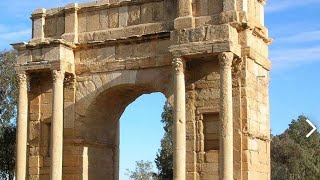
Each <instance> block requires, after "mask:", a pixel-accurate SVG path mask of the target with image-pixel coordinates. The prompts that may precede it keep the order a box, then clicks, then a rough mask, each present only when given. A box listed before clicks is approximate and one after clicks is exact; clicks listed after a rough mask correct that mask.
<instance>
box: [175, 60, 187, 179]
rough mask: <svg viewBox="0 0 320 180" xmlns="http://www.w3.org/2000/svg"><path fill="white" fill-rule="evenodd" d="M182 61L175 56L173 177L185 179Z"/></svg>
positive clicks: (184, 95) (184, 97)
mask: <svg viewBox="0 0 320 180" xmlns="http://www.w3.org/2000/svg"><path fill="white" fill-rule="evenodd" d="M184 66H185V65H184V61H183V59H181V58H175V59H174V61H173V68H174V122H173V124H174V131H173V148H174V151H173V179H174V180H185V179H186V117H185V116H186V107H185V104H186V93H185V80H184Z"/></svg>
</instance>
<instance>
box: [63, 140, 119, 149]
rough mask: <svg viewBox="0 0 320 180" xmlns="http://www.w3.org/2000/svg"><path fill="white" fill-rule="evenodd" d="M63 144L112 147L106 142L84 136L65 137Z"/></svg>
mask: <svg viewBox="0 0 320 180" xmlns="http://www.w3.org/2000/svg"><path fill="white" fill-rule="evenodd" d="M63 143H64V144H65V145H71V144H75V145H78V146H79V145H83V146H93V147H101V148H114V146H113V145H112V144H108V143H106V142H99V141H93V140H89V139H84V138H73V139H65V140H64V142H63Z"/></svg>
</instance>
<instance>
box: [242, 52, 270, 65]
mask: <svg viewBox="0 0 320 180" xmlns="http://www.w3.org/2000/svg"><path fill="white" fill-rule="evenodd" d="M241 51H242V52H241V56H242V57H244V56H247V57H249V58H251V59H253V60H254V61H255V62H256V63H257V64H259V65H261V66H262V67H263V68H265V69H267V70H268V71H270V70H271V61H270V60H269V59H268V58H267V57H265V56H263V55H262V54H260V53H259V52H257V51H255V50H254V49H252V48H250V47H245V48H242V50H241Z"/></svg>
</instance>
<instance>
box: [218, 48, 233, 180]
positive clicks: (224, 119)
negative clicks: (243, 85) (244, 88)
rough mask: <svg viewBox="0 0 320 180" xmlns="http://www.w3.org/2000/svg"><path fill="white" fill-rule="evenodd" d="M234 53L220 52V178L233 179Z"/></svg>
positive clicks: (223, 179) (224, 179)
mask: <svg viewBox="0 0 320 180" xmlns="http://www.w3.org/2000/svg"><path fill="white" fill-rule="evenodd" d="M232 60H233V53H231V52H225V53H221V54H219V64H220V148H219V154H220V159H219V172H220V179H222V180H233V113H232V74H231V65H232Z"/></svg>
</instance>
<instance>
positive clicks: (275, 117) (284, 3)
mask: <svg viewBox="0 0 320 180" xmlns="http://www.w3.org/2000/svg"><path fill="white" fill-rule="evenodd" d="M71 2H76V1H75V0H50V1H49V0H10V1H1V2H0V9H1V11H0V50H1V49H10V46H9V44H10V43H12V42H21V41H28V40H29V39H30V36H31V21H30V19H29V18H30V14H31V12H32V10H33V9H36V8H40V7H44V8H51V7H56V6H63V5H65V4H68V3H71ZM77 2H85V1H83V0H78V1H77ZM267 3H268V4H267V7H266V15H265V18H266V20H265V22H266V26H267V27H268V28H269V33H270V37H272V38H273V39H274V42H273V44H272V45H271V47H270V59H271V61H272V64H273V68H272V72H271V82H270V105H271V129H272V133H274V134H279V133H281V132H283V131H284V130H285V129H286V128H287V127H288V124H289V123H290V122H291V120H292V119H294V118H296V117H297V116H298V115H300V114H305V115H307V116H309V117H310V119H311V120H312V121H313V122H314V123H315V124H316V125H317V126H318V127H320V104H319V102H320V1H319V0H303V1H302V0H268V2H267ZM164 102H165V97H164V96H163V95H162V94H160V93H155V94H151V95H144V96H141V97H140V98H138V99H137V100H136V101H135V102H133V103H132V104H131V105H130V106H128V107H127V109H126V111H125V113H124V114H123V116H122V118H121V147H120V148H121V177H122V178H121V179H127V178H125V176H124V172H125V169H127V168H130V169H133V168H134V162H135V161H136V160H149V161H153V160H154V158H155V154H156V152H157V150H158V148H159V146H160V139H161V137H162V135H163V130H162V124H161V123H160V115H161V112H162V108H163V105H164ZM146 127H148V128H146Z"/></svg>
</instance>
